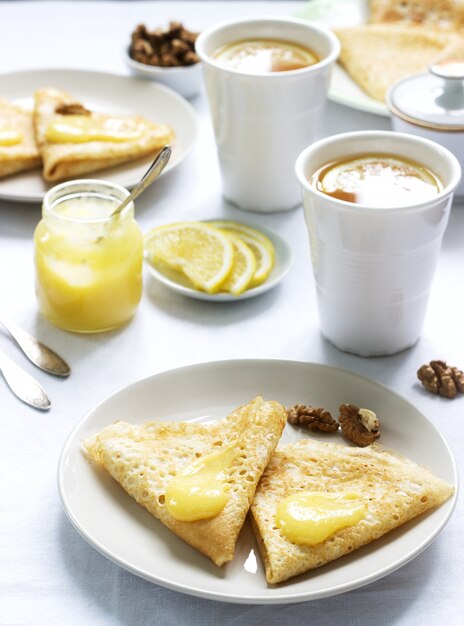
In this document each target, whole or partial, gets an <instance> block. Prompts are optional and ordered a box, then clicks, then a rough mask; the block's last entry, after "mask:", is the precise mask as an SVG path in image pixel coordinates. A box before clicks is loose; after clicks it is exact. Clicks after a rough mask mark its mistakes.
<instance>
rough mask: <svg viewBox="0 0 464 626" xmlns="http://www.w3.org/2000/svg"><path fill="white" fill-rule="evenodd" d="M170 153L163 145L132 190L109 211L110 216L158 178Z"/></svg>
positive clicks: (119, 210) (120, 209) (168, 148)
mask: <svg viewBox="0 0 464 626" xmlns="http://www.w3.org/2000/svg"><path fill="white" fill-rule="evenodd" d="M171 153H172V150H171V147H170V146H164V148H163V149H162V150H161V152H160V153H159V154H158V156H157V157H156V159H155V160H154V161H153V163H152V164H151V165H150V167H149V168H148V169H147V171H146V172H145V174H144V175H143V176H142V178H141V179H140V180H139V182H138V183H137V184H136V186H135V187H134V188H133V189H132V191H131V192H130V194H129V195H128V196H127V198H126V199H125V200H123V202H121V204H120V205H119V206H118V207H117V208H116V209H115V210H114V211H113V212H112V213H111V215H110V217H113V215H117V214H118V213H121V211H122V210H123V208H124V207H125V206H127V205H128V204H129V202H132V201H133V200H135V198H138V196H140V194H141V193H143V192H144V191H145V189H146V188H147V187H149V186H150V185H151V184H152V182H153V181H154V180H156V179H157V178H158V176H159V175H160V174H161V172H162V171H163V170H164V168H165V167H166V165H167V164H168V161H169V159H170V157H171Z"/></svg>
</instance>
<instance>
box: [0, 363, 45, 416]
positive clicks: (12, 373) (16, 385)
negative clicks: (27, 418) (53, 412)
mask: <svg viewBox="0 0 464 626" xmlns="http://www.w3.org/2000/svg"><path fill="white" fill-rule="evenodd" d="M0 371H1V372H2V374H3V377H4V379H5V381H6V383H7V385H8V387H9V388H10V389H11V391H12V392H13V393H14V394H15V396H16V397H17V398H19V399H20V400H22V401H23V402H25V403H26V404H28V405H29V406H32V407H34V409H39V410H41V411H47V410H48V409H49V408H50V406H51V402H50V400H49V399H48V397H47V394H46V393H45V391H44V390H43V389H42V387H41V386H40V385H39V383H38V382H37V381H36V380H35V378H32V376H30V375H29V374H28V373H27V372H25V371H24V370H23V369H22V368H20V367H19V365H16V363H15V362H14V361H12V360H11V359H10V358H9V357H7V356H6V354H3V352H0Z"/></svg>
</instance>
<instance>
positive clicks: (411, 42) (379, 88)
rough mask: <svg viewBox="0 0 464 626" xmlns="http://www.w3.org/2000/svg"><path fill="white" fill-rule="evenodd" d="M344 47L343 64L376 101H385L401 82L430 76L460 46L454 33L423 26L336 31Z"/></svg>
mask: <svg viewBox="0 0 464 626" xmlns="http://www.w3.org/2000/svg"><path fill="white" fill-rule="evenodd" d="M334 32H335V34H336V35H337V37H338V39H339V40H340V44H341V53H340V58H339V63H340V64H341V65H342V66H343V67H344V68H345V70H346V71H347V72H348V74H349V75H350V76H351V78H352V79H353V80H354V81H355V82H356V83H358V85H359V86H360V87H361V88H362V89H363V90H364V91H365V92H366V93H367V94H368V95H369V96H371V97H372V98H375V99H376V100H381V101H382V102H383V101H384V99H385V94H386V92H387V90H388V88H389V87H390V86H391V85H393V83H395V82H396V81H397V80H400V79H401V78H404V77H406V76H409V75H410V74H417V73H420V72H426V71H427V68H428V66H429V65H430V63H432V62H433V61H434V60H435V59H436V58H437V57H439V56H440V55H442V54H443V53H444V51H445V50H447V49H448V47H449V48H450V49H454V46H457V45H459V39H460V38H459V36H458V35H456V34H454V33H447V32H444V31H442V32H438V31H437V30H433V29H427V28H421V27H419V26H402V25H395V24H367V25H360V26H352V27H349V28H338V29H335V30H334Z"/></svg>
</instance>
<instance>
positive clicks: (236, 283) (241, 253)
mask: <svg viewBox="0 0 464 626" xmlns="http://www.w3.org/2000/svg"><path fill="white" fill-rule="evenodd" d="M224 232H225V231H224ZM226 234H227V237H229V239H230V240H231V242H232V244H233V246H234V262H233V265H232V271H231V272H230V274H229V276H228V277H227V278H226V280H225V281H224V282H223V283H222V285H221V291H228V292H229V293H231V294H232V295H234V296H239V295H240V294H241V293H243V292H244V291H245V290H246V289H248V287H249V285H250V283H251V281H252V280H253V278H254V275H255V272H256V257H255V255H254V253H253V251H252V250H251V249H250V248H249V246H247V244H246V243H245V242H244V241H243V240H242V239H241V238H240V237H238V236H237V235H234V234H232V233H226Z"/></svg>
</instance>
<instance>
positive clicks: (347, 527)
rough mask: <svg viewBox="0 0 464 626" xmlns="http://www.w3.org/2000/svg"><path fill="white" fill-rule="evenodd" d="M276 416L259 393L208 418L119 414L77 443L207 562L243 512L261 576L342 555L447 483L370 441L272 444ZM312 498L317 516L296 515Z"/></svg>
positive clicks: (222, 555)
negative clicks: (361, 444)
mask: <svg viewBox="0 0 464 626" xmlns="http://www.w3.org/2000/svg"><path fill="white" fill-rule="evenodd" d="M286 417H287V412H286V410H285V408H284V407H283V406H282V405H281V404H279V403H278V402H274V401H265V400H264V399H263V398H262V397H260V396H258V397H257V398H255V399H254V400H252V401H251V402H249V403H248V404H246V405H243V406H241V407H239V408H237V409H236V410H235V411H234V412H233V413H231V414H230V415H229V416H228V417H225V418H224V419H222V420H220V421H218V422H215V423H212V424H202V423H198V422H167V421H166V422H163V421H157V422H146V423H144V424H129V423H127V422H122V421H118V422H116V423H114V424H112V425H109V426H107V427H106V428H104V429H103V430H102V431H100V432H98V433H96V434H95V435H93V436H92V437H91V438H89V439H88V440H86V441H85V442H83V448H84V451H85V454H86V455H87V456H88V457H89V458H90V459H91V461H92V462H94V463H96V464H98V465H99V466H103V467H104V468H105V469H106V470H107V471H108V472H109V473H110V474H111V476H112V477H113V478H114V479H115V480H116V481H117V482H118V483H119V484H120V485H121V486H122V487H123V488H124V489H125V491H126V492H127V493H128V494H129V495H130V496H132V497H133V498H134V499H135V500H136V501H137V502H138V503H139V504H141V505H142V506H144V507H145V508H146V509H147V510H148V511H149V512H150V513H151V514H152V515H154V516H155V517H156V518H158V519H159V520H160V521H161V522H162V523H163V524H164V525H165V526H167V527H168V528H170V529H171V530H172V531H173V532H174V533H175V534H176V535H178V536H179V537H180V538H182V539H183V540H184V541H186V542H187V543H188V544H190V545H191V546H193V547H194V548H196V549H197V550H199V551H200V552H202V553H203V554H204V555H206V556H207V557H209V558H210V559H211V560H212V561H213V562H214V563H215V564H216V565H218V566H222V565H224V564H225V563H227V562H228V561H230V560H231V559H232V558H233V556H234V550H235V545H236V542H237V538H238V535H239V532H240V529H241V528H242V526H243V524H244V522H245V518H246V516H247V513H248V512H250V514H251V519H252V524H253V528H254V531H255V534H256V537H257V541H258V545H259V548H260V552H261V556H262V559H263V562H264V566H265V572H266V578H267V581H268V582H269V583H279V582H282V581H284V580H287V579H288V578H290V577H292V576H295V575H297V574H301V573H303V572H306V571H308V570H311V569H314V568H316V567H320V566H322V565H324V564H326V563H328V562H330V561H333V560H334V559H337V558H339V557H341V556H343V555H345V554H347V553H350V552H352V551H353V550H356V549H357V548H359V547H360V546H362V545H365V544H367V543H370V542H371V541H374V540H375V539H377V538H378V537H380V536H382V535H383V534H385V533H387V532H389V531H390V530H392V529H394V528H397V527H398V526H401V525H402V524H404V523H405V522H407V521H408V520H410V519H412V518H414V517H416V516H418V515H421V514H422V513H424V512H425V511H427V510H428V509H430V508H432V507H435V506H438V505H440V504H441V503H443V502H444V501H445V500H447V499H448V498H449V497H450V496H451V494H452V493H453V491H454V490H453V487H452V486H451V485H449V484H447V483H446V482H444V481H443V480H441V479H439V478H437V477H435V476H434V475H433V474H432V473H431V472H430V471H429V470H428V469H426V468H424V467H420V466H418V465H417V464H416V463H414V462H413V461H411V460H409V459H407V458H404V457H402V456H400V455H398V454H396V453H394V452H392V451H389V450H386V449H384V448H383V447H382V446H380V445H378V444H373V445H371V446H368V447H367V448H357V447H350V446H347V445H344V444H334V443H320V442H318V441H315V440H311V439H303V440H301V441H299V442H297V443H294V444H288V445H281V446H279V447H277V446H278V443H279V439H280V437H281V434H282V431H283V429H284V427H285V423H286ZM295 501H296V505H295ZM308 502H309V509H308ZM311 503H312V504H311ZM314 503H316V504H315V510H316V512H317V511H319V512H318V513H317V515H319V517H318V516H317V515H316V517H314V515H312V514H310V515H309V517H307V519H305V513H304V512H305V510H306V513H308V510H309V513H311V506H312V505H314ZM294 506H299V507H300V509H299V510H300V512H301V511H303V518H302V519H303V526H302V527H300V526H298V524H299V521H298V519H299V514H298V513H297V515H296V517H294V519H293V524H292V520H291V519H290V522H289V524H288V525H286V519H287V518H288V515H286V512H287V514H288V513H290V517H292V507H294ZM305 507H306V508H305ZM321 507H322V508H321ZM293 512H294V509H293ZM308 520H309V527H308V524H306V525H305V522H307V521H308ZM295 523H296V526H295ZM311 524H312V526H311Z"/></svg>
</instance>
